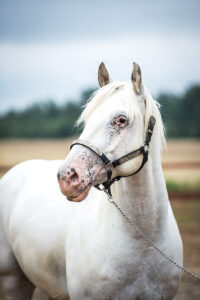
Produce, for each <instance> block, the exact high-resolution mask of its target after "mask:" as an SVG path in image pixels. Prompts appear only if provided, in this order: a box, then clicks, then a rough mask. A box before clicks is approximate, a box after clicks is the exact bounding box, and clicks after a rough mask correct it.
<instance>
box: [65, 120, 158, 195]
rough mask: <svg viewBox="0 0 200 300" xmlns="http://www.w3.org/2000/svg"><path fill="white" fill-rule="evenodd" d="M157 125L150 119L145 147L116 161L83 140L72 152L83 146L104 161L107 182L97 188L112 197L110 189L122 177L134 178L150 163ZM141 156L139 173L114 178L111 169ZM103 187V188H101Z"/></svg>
mask: <svg viewBox="0 0 200 300" xmlns="http://www.w3.org/2000/svg"><path fill="white" fill-rule="evenodd" d="M155 123H156V119H155V118H154V117H153V116H151V117H150V119H149V123H148V130H147V133H146V138H145V142H144V145H143V146H141V147H140V148H138V149H136V150H134V151H132V152H129V153H128V154H126V155H123V156H121V157H120V158H118V159H115V160H114V161H110V160H109V159H108V157H107V156H106V155H105V154H104V153H103V152H101V151H99V149H97V148H96V147H95V146H93V145H91V144H90V143H89V142H86V141H83V140H75V141H74V142H73V143H72V144H71V147H70V150H71V149H72V147H73V146H75V145H81V146H84V147H86V148H88V149H90V150H91V151H92V152H94V153H95V154H96V155H97V156H99V158H100V159H101V160H102V162H103V164H104V165H105V168H106V169H107V181H105V182H103V183H102V184H98V185H96V186H95V187H96V188H97V189H99V190H101V191H104V192H106V194H108V196H109V197H111V196H112V194H111V188H110V187H111V185H112V184H113V183H114V182H115V181H118V180H120V179H121V178H122V177H129V176H133V175H135V174H137V173H138V172H139V171H140V170H141V169H142V168H143V167H144V165H145V163H146V162H147V161H148V154H149V143H150V141H151V136H152V134H153V130H154V126H155ZM141 154H143V160H142V164H141V166H140V167H139V169H138V170H137V171H135V172H134V173H132V174H129V175H125V176H116V177H114V178H112V169H111V168H110V167H113V168H116V167H117V166H119V165H121V164H123V163H125V162H127V161H128V160H130V159H132V158H134V157H137V156H139V155H141ZM101 185H102V186H103V187H101Z"/></svg>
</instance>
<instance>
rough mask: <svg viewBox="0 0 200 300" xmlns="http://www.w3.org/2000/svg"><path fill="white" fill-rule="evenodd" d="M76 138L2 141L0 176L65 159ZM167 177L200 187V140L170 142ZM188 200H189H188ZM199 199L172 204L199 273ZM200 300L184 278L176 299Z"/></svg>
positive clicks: (188, 259) (198, 287) (189, 259)
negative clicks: (25, 165)
mask: <svg viewBox="0 0 200 300" xmlns="http://www.w3.org/2000/svg"><path fill="white" fill-rule="evenodd" d="M72 140H73V139H63V140H0V176H2V175H3V174H4V173H5V171H6V170H8V169H9V168H10V167H12V166H13V165H15V164H17V163H19V162H21V161H24V160H28V159H37V158H41V159H65V157H66V155H67V153H68V151H69V146H70V144H71V142H72ZM162 158H163V159H162V161H163V167H164V175H165V178H166V179H167V180H168V181H170V182H171V184H172V185H174V184H175V186H176V187H177V186H178V187H179V188H182V187H183V190H184V188H185V187H187V186H189V187H191V188H193V187H196V188H198V190H199V187H200V141H195V140H187V141H185V140H174V141H173V140H172V141H168V143H167V149H165V150H164V152H163V156H162ZM186 200H188V201H186ZM197 200H200V199H195V200H193V199H185V200H184V201H183V200H180V199H176V200H174V201H171V203H172V207H173V211H174V214H175V217H176V220H177V222H178V225H179V229H180V232H181V236H182V239H183V245H184V265H185V267H187V268H189V269H191V270H192V271H193V272H196V273H198V274H200V259H199V254H200V234H199V232H200V201H197ZM190 299H193V300H197V299H200V284H199V282H198V281H196V280H194V279H190V278H189V277H188V276H186V275H183V278H182V282H181V285H180V288H179V291H178V294H177V296H176V298H175V300H190Z"/></svg>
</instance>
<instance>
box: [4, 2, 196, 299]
mask: <svg viewBox="0 0 200 300" xmlns="http://www.w3.org/2000/svg"><path fill="white" fill-rule="evenodd" d="M102 61H104V62H105V64H106V67H107V69H108V70H109V73H110V75H111V77H112V79H113V80H115V79H116V80H122V81H125V80H130V76H131V72H132V66H133V65H132V63H133V61H136V62H137V63H138V64H139V65H140V67H141V69H142V75H143V82H144V84H145V85H146V86H147V87H148V88H149V89H150V91H151V93H152V94H153V96H154V98H155V99H156V100H157V101H158V102H159V103H160V104H161V113H162V116H163V120H164V123H165V127H166V136H167V141H168V143H167V144H168V146H167V149H165V150H164V153H163V168H164V174H165V178H166V182H167V188H168V191H169V196H170V201H171V203H172V207H173V210H174V213H175V216H176V219H177V222H178V225H179V228H180V231H181V235H182V238H183V243H184V261H185V266H186V267H188V268H189V269H191V270H193V271H194V272H196V273H200V258H199V257H200V256H199V253H200V236H199V232H200V140H199V138H200V117H199V114H200V1H199V0H190V1H188V0H173V1H172V0H169V1H164V0H140V1H134V0H123V1H122V0H121V1H120V0H101V1H94V0H84V1H81V0H74V1H72V0H71V1H67V0H57V1H55V0H43V1H41V0H34V1H33V0H0V176H3V174H4V173H5V172H6V171H7V170H9V169H10V168H11V167H12V166H13V165H15V164H16V163H18V162H20V161H23V160H26V159H33V158H43V159H64V158H65V157H66V155H67V152H68V150H69V145H70V143H71V141H72V140H73V138H74V136H77V135H78V134H79V133H80V129H79V130H78V129H75V127H74V122H75V120H76V119H77V118H78V116H79V115H80V113H81V111H82V106H83V105H84V104H85V103H86V101H87V99H88V98H89V97H90V95H91V93H92V92H93V91H94V90H96V89H97V88H98V85H97V70H98V66H99V64H100V63H101V62H102ZM175 299H176V300H180V299H182V300H185V299H200V286H199V284H198V282H197V281H195V280H194V279H190V278H188V277H186V276H183V279H182V283H181V285H180V289H179V292H178V294H177V296H176V298H175Z"/></svg>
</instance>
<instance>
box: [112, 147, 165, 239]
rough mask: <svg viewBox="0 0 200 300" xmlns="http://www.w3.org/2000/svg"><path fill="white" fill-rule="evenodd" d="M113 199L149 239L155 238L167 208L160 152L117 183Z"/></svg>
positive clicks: (163, 221) (163, 223) (163, 225)
mask: <svg viewBox="0 0 200 300" xmlns="http://www.w3.org/2000/svg"><path fill="white" fill-rule="evenodd" d="M157 150H158V149H157ZM113 196H114V199H115V200H116V202H117V203H118V204H119V205H120V207H121V209H122V210H123V211H124V212H125V213H126V214H127V216H128V217H129V218H130V219H131V220H132V221H133V222H134V223H136V224H137V225H139V226H140V228H141V229H143V230H145V232H146V233H148V232H149V233H150V232H151V236H152V237H155V235H158V233H159V232H161V231H162V228H163V229H164V227H165V224H166V220H167V207H168V195H167V190H166V185H165V180H164V176H163V171H162V165H161V156H160V151H153V153H152V154H151V155H149V159H148V162H147V164H146V165H145V166H144V168H143V169H142V170H141V171H140V172H139V173H137V174H136V175H134V176H130V177H127V178H123V179H121V180H120V181H119V182H117V183H116V184H115V187H114V190H113Z"/></svg>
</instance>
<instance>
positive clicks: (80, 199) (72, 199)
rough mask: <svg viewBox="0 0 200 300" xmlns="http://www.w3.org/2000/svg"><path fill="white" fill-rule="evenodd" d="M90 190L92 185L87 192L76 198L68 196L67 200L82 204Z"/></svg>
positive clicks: (84, 191)
mask: <svg viewBox="0 0 200 300" xmlns="http://www.w3.org/2000/svg"><path fill="white" fill-rule="evenodd" d="M90 188H91V185H89V186H88V187H87V188H86V189H85V190H83V191H82V192H80V193H79V194H78V195H76V196H67V199H68V200H69V201H73V202H81V201H83V200H84V199H85V198H86V197H87V195H88V193H89V190H90Z"/></svg>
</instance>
